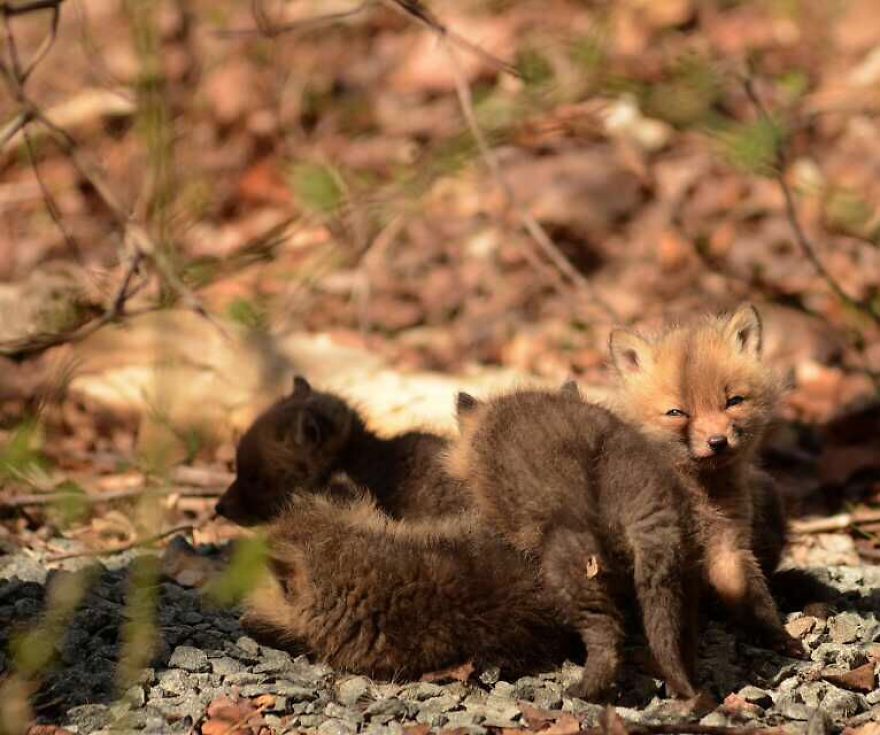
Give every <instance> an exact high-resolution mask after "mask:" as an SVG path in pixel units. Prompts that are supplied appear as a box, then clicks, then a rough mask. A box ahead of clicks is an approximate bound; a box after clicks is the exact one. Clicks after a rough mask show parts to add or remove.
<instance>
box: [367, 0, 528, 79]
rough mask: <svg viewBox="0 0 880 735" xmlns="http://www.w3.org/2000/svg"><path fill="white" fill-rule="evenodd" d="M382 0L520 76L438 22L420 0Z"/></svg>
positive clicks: (443, 36)
mask: <svg viewBox="0 0 880 735" xmlns="http://www.w3.org/2000/svg"><path fill="white" fill-rule="evenodd" d="M382 2H383V3H384V4H385V5H387V6H388V7H390V8H392V9H394V10H396V11H397V12H400V13H403V14H404V15H406V16H407V17H409V18H414V19H415V20H417V21H418V22H419V23H422V24H423V25H424V26H426V27H427V28H428V29H430V30H431V31H433V32H434V33H436V34H437V36H438V37H439V38H445V39H447V40H449V41H451V42H452V43H453V44H454V45H456V46H460V47H461V48H463V49H465V50H467V51H469V52H470V53H472V54H474V55H475V56H479V57H480V58H481V59H482V60H483V61H486V62H488V63H489V64H490V65H491V66H494V67H495V68H497V69H500V70H501V71H504V72H506V73H507V74H510V75H511V76H514V77H517V78H518V79H521V78H522V74H521V73H520V71H519V69H517V68H516V67H515V66H514V65H513V64H509V63H508V62H506V61H504V60H502V59H499V58H498V57H497V56H494V55H493V54H490V53H489V52H488V51H486V49H484V48H482V47H480V46H478V45H477V44H475V43H474V42H473V41H470V40H468V39H467V38H465V37H464V36H462V35H461V34H459V33H457V32H456V31H455V30H454V29H452V28H450V27H449V26H447V25H445V24H444V23H442V22H440V20H439V19H438V18H437V17H436V16H435V15H434V14H433V13H432V12H431V11H430V10H428V8H427V7H425V5H424V4H422V2H421V0H382Z"/></svg>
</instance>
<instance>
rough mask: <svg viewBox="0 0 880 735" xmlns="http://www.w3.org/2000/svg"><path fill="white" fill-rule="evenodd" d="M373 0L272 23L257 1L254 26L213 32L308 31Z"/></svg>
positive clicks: (348, 15)
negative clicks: (300, 18)
mask: <svg viewBox="0 0 880 735" xmlns="http://www.w3.org/2000/svg"><path fill="white" fill-rule="evenodd" d="M373 2H375V0H363V2H361V3H359V4H358V5H355V7H353V8H351V9H349V10H341V11H339V12H337V13H327V14H325V15H318V16H316V17H314V18H306V19H304V20H298V21H293V22H291V23H280V24H272V23H271V22H270V21H269V19H268V16H267V15H266V13H265V11H263V9H262V7H261V6H260V5H259V3H258V2H255V3H254V4H253V13H252V14H253V16H254V22H255V23H256V28H221V29H218V30H216V31H214V33H215V34H216V35H217V36H219V37H221V38H234V37H237V36H253V35H261V36H267V37H268V38H274V37H275V36H280V35H282V34H284V33H293V32H296V31H310V30H312V29H313V28H320V27H321V26H324V25H330V24H332V23H335V22H337V21H340V20H345V19H346V18H351V17H352V16H355V15H358V14H359V13H361V12H363V11H364V10H366V9H367V8H368V7H369V6H370V5H372V4H373Z"/></svg>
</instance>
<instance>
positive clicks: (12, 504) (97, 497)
mask: <svg viewBox="0 0 880 735" xmlns="http://www.w3.org/2000/svg"><path fill="white" fill-rule="evenodd" d="M225 490H226V486H225V485H224V486H219V485H218V486H216V487H166V488H160V489H149V488H146V487H134V488H126V489H124V490H111V491H109V492H100V493H85V494H83V493H69V492H67V493H65V492H56V493H30V494H28V495H14V496H12V497H10V498H0V508H7V509H14V508H26V507H33V506H40V505H52V504H53V503H59V502H62V501H64V500H68V499H75V500H77V501H82V502H85V503H89V504H93V505H94V504H96V503H113V502H116V501H118V500H130V499H132V498H161V497H167V496H168V495H180V496H182V497H186V498H217V497H220V495H222V494H223V492H224V491H225Z"/></svg>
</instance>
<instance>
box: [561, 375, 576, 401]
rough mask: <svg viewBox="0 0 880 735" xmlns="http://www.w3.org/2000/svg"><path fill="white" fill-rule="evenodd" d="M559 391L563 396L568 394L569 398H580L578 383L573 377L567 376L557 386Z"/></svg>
mask: <svg viewBox="0 0 880 735" xmlns="http://www.w3.org/2000/svg"><path fill="white" fill-rule="evenodd" d="M559 392H560V393H562V395H564V396H568V397H569V398H580V397H581V392H580V389H579V388H578V384H577V382H576V381H575V379H574V378H569V379H568V380H566V381H565V382H564V383H563V384H562V385H561V386H560V388H559Z"/></svg>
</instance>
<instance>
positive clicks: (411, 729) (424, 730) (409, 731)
mask: <svg viewBox="0 0 880 735" xmlns="http://www.w3.org/2000/svg"><path fill="white" fill-rule="evenodd" d="M429 732H431V727H430V726H429V725H425V724H420V725H408V726H407V727H405V728H403V735H428V733H429Z"/></svg>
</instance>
